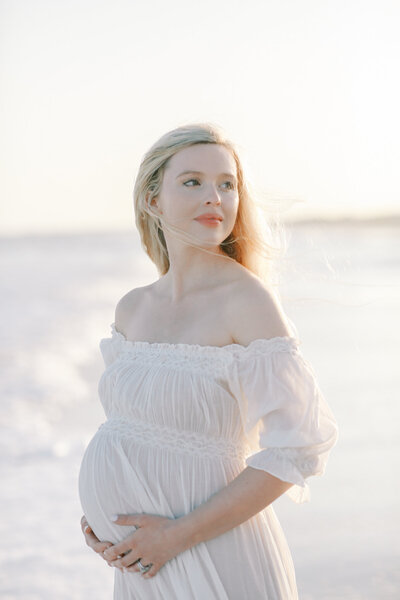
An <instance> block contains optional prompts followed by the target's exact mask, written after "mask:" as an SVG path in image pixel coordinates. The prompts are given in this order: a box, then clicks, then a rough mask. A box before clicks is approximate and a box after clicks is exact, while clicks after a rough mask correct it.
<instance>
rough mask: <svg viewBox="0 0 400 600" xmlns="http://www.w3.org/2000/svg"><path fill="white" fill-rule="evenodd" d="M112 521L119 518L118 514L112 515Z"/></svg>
mask: <svg viewBox="0 0 400 600" xmlns="http://www.w3.org/2000/svg"><path fill="white" fill-rule="evenodd" d="M110 519H111V521H116V520H117V519H118V515H111V517H110Z"/></svg>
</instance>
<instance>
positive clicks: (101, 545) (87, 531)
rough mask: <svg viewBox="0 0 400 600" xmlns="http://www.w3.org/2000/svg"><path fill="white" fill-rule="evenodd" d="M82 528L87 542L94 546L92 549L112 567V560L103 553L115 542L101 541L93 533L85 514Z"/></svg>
mask: <svg viewBox="0 0 400 600" xmlns="http://www.w3.org/2000/svg"><path fill="white" fill-rule="evenodd" d="M81 529H82V532H83V535H84V536H85V541H86V544H87V545H88V546H89V548H92V550H94V551H95V552H96V553H97V554H99V555H100V556H101V558H102V559H103V560H105V561H106V563H107V564H108V565H109V566H110V567H114V565H113V564H112V562H111V561H109V560H107V559H106V557H105V556H104V555H103V552H104V550H107V548H110V547H111V546H113V545H114V544H113V543H112V542H101V541H100V540H99V538H98V537H96V536H95V534H94V533H93V531H92V528H91V527H90V525H89V523H88V522H87V519H86V517H85V515H83V517H82V518H81ZM117 568H119V567H117ZM120 571H122V568H120Z"/></svg>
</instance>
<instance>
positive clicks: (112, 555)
mask: <svg viewBox="0 0 400 600" xmlns="http://www.w3.org/2000/svg"><path fill="white" fill-rule="evenodd" d="M132 548H133V541H132V539H131V538H130V536H129V538H127V539H126V540H123V541H122V542H119V543H118V544H115V545H114V546H112V547H111V548H108V549H107V550H106V551H105V553H104V555H105V557H106V558H107V559H108V560H115V559H116V558H118V557H119V556H120V555H124V554H126V552H130V551H131V550H132Z"/></svg>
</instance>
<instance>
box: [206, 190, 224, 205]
mask: <svg viewBox="0 0 400 600" xmlns="http://www.w3.org/2000/svg"><path fill="white" fill-rule="evenodd" d="M206 204H221V198H220V195H219V192H218V190H217V189H216V188H215V187H214V186H212V187H211V191H210V193H209V194H208V195H207V199H206Z"/></svg>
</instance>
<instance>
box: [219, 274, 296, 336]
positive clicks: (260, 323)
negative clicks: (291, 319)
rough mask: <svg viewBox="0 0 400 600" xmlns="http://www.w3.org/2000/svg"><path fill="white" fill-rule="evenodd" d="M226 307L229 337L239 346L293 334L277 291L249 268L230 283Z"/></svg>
mask: <svg viewBox="0 0 400 600" xmlns="http://www.w3.org/2000/svg"><path fill="white" fill-rule="evenodd" d="M227 306H228V313H229V314H228V316H229V322H230V326H231V333H232V337H233V338H234V339H235V342H236V343H238V344H242V345H244V346H247V345H248V344H250V342H252V341H254V340H256V339H259V338H265V339H269V338H273V337H285V336H291V335H292V332H291V330H290V326H289V323H288V321H287V318H286V315H285V313H284V310H283V308H282V305H281V302H280V300H279V298H278V296H277V294H276V292H275V291H274V290H273V288H272V287H269V286H268V285H267V284H266V283H265V282H264V281H262V280H261V279H260V278H259V277H257V275H255V274H254V273H252V272H251V271H249V270H248V269H243V270H242V271H241V273H240V276H239V278H238V280H237V281H235V283H234V284H233V288H232V294H230V296H229V301H228V302H227Z"/></svg>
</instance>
